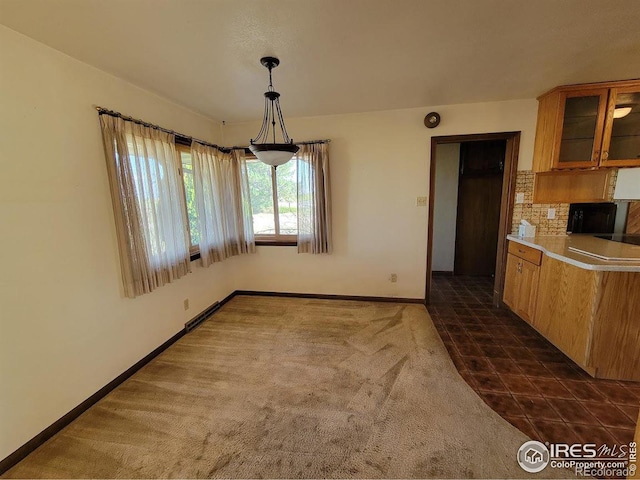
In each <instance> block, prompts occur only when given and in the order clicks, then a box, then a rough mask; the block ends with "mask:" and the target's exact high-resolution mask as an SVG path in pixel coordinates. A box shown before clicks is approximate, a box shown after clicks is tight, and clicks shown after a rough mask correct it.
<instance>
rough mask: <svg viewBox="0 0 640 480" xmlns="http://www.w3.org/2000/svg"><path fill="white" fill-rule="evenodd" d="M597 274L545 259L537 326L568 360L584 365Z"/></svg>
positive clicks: (586, 357) (585, 363)
mask: <svg viewBox="0 0 640 480" xmlns="http://www.w3.org/2000/svg"><path fill="white" fill-rule="evenodd" d="M597 273H598V272H594V271H591V270H583V269H582V268H578V267H574V266H573V265H569V264H568V263H565V262H561V261H560V260H556V259H553V258H549V257H545V259H544V262H543V265H542V269H541V273H540V286H539V290H538V292H539V293H538V300H537V312H536V314H537V316H536V321H535V323H534V327H535V328H536V330H538V331H539V332H540V333H541V334H542V335H544V337H545V338H546V339H547V340H549V341H550V342H551V343H553V344H554V345H555V346H556V347H558V348H559V349H560V350H562V351H563V352H564V353H565V354H566V355H567V356H568V357H569V358H571V359H572V360H574V361H575V362H577V363H578V364H580V365H582V366H585V365H587V360H588V353H589V352H588V350H589V340H590V335H591V328H590V324H591V312H592V310H593V301H592V298H593V297H594V295H595V292H596V287H597V285H596V282H597Z"/></svg>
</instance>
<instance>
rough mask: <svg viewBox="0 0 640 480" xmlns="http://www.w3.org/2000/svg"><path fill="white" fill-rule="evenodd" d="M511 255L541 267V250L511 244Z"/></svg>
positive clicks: (514, 243) (516, 243)
mask: <svg viewBox="0 0 640 480" xmlns="http://www.w3.org/2000/svg"><path fill="white" fill-rule="evenodd" d="M509 253H511V254H512V255H515V256H516V257H520V258H522V259H524V260H526V261H527V262H531V263H533V264H534V265H540V262H541V261H542V252H541V251H540V250H536V249H535V248H531V247H528V246H526V245H522V244H521V243H518V242H512V241H510V242H509Z"/></svg>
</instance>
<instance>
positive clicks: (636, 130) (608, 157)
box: [601, 87, 640, 167]
mask: <svg viewBox="0 0 640 480" xmlns="http://www.w3.org/2000/svg"><path fill="white" fill-rule="evenodd" d="M601 164H602V165H603V166H604V165H606V166H610V167H628V166H640V89H639V88H638V87H631V88H613V89H611V95H610V98H609V106H608V108H607V122H606V125H605V129H604V140H603V144H602V160H601Z"/></svg>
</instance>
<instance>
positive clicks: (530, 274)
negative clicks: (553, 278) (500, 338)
mask: <svg viewBox="0 0 640 480" xmlns="http://www.w3.org/2000/svg"><path fill="white" fill-rule="evenodd" d="M539 273H540V267H538V265H536V264H535V263H531V262H529V261H527V260H525V259H523V258H520V257H517V256H516V255H514V254H512V253H509V254H508V255H507V270H506V274H505V281H504V294H503V298H502V301H503V302H504V303H505V304H507V305H508V306H509V307H510V308H511V310H512V311H513V312H514V313H515V314H516V315H518V316H519V317H520V318H522V319H523V320H526V321H527V322H529V323H533V321H534V316H535V310H536V297H537V290H538V276H539Z"/></svg>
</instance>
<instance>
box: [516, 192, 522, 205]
mask: <svg viewBox="0 0 640 480" xmlns="http://www.w3.org/2000/svg"><path fill="white" fill-rule="evenodd" d="M516 203H524V192H520V193H516Z"/></svg>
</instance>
